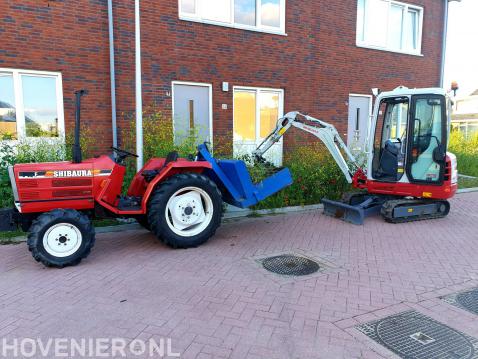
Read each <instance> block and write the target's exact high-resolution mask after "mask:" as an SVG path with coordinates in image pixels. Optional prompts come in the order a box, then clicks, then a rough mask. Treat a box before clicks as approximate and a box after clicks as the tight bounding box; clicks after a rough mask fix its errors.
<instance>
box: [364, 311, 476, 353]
mask: <svg viewBox="0 0 478 359" xmlns="http://www.w3.org/2000/svg"><path fill="white" fill-rule="evenodd" d="M356 328H357V329H358V330H360V331H361V332H362V333H364V334H365V335H367V336H368V337H370V338H371V339H373V340H375V341H376V342H377V343H379V344H381V345H383V346H384V347H386V348H387V349H389V350H391V351H392V352H394V353H395V354H397V355H398V356H400V357H401V358H407V359H408V358H410V359H412V358H417V359H428V358H429V359H436V358H440V359H446V358H449V359H465V358H466V359H477V358H478V340H477V339H475V338H472V337H470V336H468V335H466V334H463V333H461V332H459V331H457V330H455V329H452V328H450V327H448V326H446V325H444V324H442V323H440V322H437V321H436V320H433V319H432V318H429V317H427V316H425V315H423V314H420V313H418V312H416V311H414V310H411V311H407V312H403V313H400V314H397V315H392V316H389V317H386V318H384V319H379V320H375V321H373V322H369V323H366V324H362V325H359V326H357V327H356Z"/></svg>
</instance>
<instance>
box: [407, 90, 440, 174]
mask: <svg viewBox="0 0 478 359" xmlns="http://www.w3.org/2000/svg"><path fill="white" fill-rule="evenodd" d="M414 105H415V106H414V107H415V108H414V118H413V126H412V128H413V132H412V134H413V136H412V138H411V153H410V155H409V159H410V161H411V163H412V166H411V171H410V175H411V176H410V177H411V178H410V179H411V180H413V181H425V182H439V181H441V178H440V177H441V176H440V174H441V170H442V165H441V164H440V163H437V162H436V161H435V154H434V152H435V150H436V149H437V147H439V146H440V145H441V144H442V143H446V131H444V129H445V128H446V122H447V121H446V118H445V116H444V108H445V102H444V99H443V98H441V97H438V96H427V97H419V96H416V97H414Z"/></svg>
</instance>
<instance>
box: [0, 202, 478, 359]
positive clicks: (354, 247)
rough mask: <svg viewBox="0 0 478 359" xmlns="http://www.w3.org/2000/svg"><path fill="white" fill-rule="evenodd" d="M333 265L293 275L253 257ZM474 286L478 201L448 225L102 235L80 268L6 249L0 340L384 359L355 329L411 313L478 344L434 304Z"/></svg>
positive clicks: (321, 222) (456, 205) (468, 322)
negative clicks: (174, 245) (170, 239)
mask: <svg viewBox="0 0 478 359" xmlns="http://www.w3.org/2000/svg"><path fill="white" fill-rule="evenodd" d="M278 253H298V254H302V255H306V256H308V257H312V258H315V259H317V260H319V262H321V264H323V265H324V268H325V269H324V270H323V271H322V272H320V273H318V274H315V275H311V276H307V277H298V278H294V279H291V278H283V277H279V276H275V275H272V274H270V273H268V272H266V271H265V270H264V269H262V268H261V267H260V266H259V265H258V264H257V262H256V261H255V260H254V259H255V258H259V257H263V256H266V255H269V254H278ZM476 286H478V193H467V194H460V195H458V196H456V197H455V199H453V200H452V210H451V213H450V215H449V216H448V217H447V218H445V219H441V220H434V221H422V222H415V223H408V224H399V225H393V224H388V223H385V222H384V221H382V219H381V218H380V217H377V218H370V219H367V221H366V224H365V225H363V226H354V225H351V224H347V223H344V222H341V221H339V220H336V219H334V218H329V217H326V216H324V215H322V214H321V213H320V212H307V213H301V214H297V213H294V214H289V215H277V216H270V217H262V218H248V219H242V220H238V221H236V222H229V223H226V224H225V225H223V226H222V227H221V228H220V230H219V231H218V232H217V234H216V236H215V237H214V238H213V239H212V240H211V241H210V242H208V243H207V244H206V245H204V246H202V247H199V248H196V249H188V250H171V249H169V248H167V247H165V246H164V245H163V244H162V243H160V242H159V241H157V240H155V239H154V237H153V236H152V235H151V234H150V233H148V232H146V231H128V232H123V233H108V234H99V235H98V236H97V245H96V246H95V248H94V250H93V253H92V254H91V255H90V256H89V257H88V259H87V260H85V261H83V262H82V263H81V265H79V266H77V267H71V268H65V269H62V270H58V269H46V268H43V266H41V265H40V264H38V263H36V262H34V260H33V259H32V258H31V256H30V253H29V252H28V250H27V248H26V245H25V244H19V245H9V246H0V338H7V339H8V338H10V339H11V338H23V337H29V338H36V337H40V338H49V337H73V338H109V337H111V338H113V337H121V338H126V339H128V340H133V339H135V338H140V339H149V338H155V339H159V338H172V345H173V350H174V351H176V352H181V353H182V355H181V358H198V359H206V358H238V359H245V358H247V359H253V358H254V359H255V358H266V359H272V358H278V359H284V358H300V359H304V358H367V359H371V358H382V357H393V355H392V354H391V353H390V352H388V351H386V350H384V349H383V348H381V347H379V346H378V345H376V344H375V343H374V342H373V341H371V340H369V339H368V338H367V337H365V336H363V335H362V334H361V333H360V332H359V331H358V330H356V329H354V326H355V325H357V324H359V323H363V322H367V321H370V320H373V319H376V318H382V317H384V316H387V315H389V314H391V313H397V312H400V311H403V310H406V309H411V308H412V309H415V310H418V311H419V312H422V313H423V314H426V315H428V316H431V317H433V318H435V319H437V320H439V321H441V322H442V323H445V324H447V325H449V326H451V327H453V328H456V329H459V330H461V331H463V332H464V333H466V334H468V335H471V336H473V337H476V338H478V317H477V316H474V315H473V314H470V313H468V312H466V311H464V310H461V309H458V308H456V307H454V306H452V305H450V304H447V303H445V302H443V301H442V300H440V299H439V298H438V297H440V296H442V295H445V294H449V293H453V292H456V291H459V290H463V289H467V288H473V287H476Z"/></svg>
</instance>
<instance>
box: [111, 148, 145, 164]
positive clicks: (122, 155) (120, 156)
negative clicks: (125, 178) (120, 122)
mask: <svg viewBox="0 0 478 359" xmlns="http://www.w3.org/2000/svg"><path fill="white" fill-rule="evenodd" d="M111 149H112V150H113V152H114V153H115V154H116V156H117V162H118V163H121V162H123V161H124V160H125V159H126V158H128V157H130V156H131V157H138V155H137V154H135V153H132V152H128V151H126V150H122V149H121V148H117V147H113V146H112V147H111Z"/></svg>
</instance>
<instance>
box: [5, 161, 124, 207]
mask: <svg viewBox="0 0 478 359" xmlns="http://www.w3.org/2000/svg"><path fill="white" fill-rule="evenodd" d="M115 165H116V164H115V163H114V161H113V160H112V159H111V158H109V157H108V156H100V157H98V158H93V159H88V160H85V161H82V162H81V163H73V162H69V161H62V162H43V163H26V164H17V165H15V166H13V167H11V168H10V169H9V174H10V181H11V183H12V189H13V192H14V196H15V206H16V207H17V209H18V211H19V212H23V213H24V212H30V211H36V210H37V208H36V207H37V206H38V205H39V204H40V203H43V206H45V207H50V206H51V207H52V208H56V207H63V208H68V206H69V205H70V204H72V202H71V201H75V203H76V202H77V201H84V203H85V204H84V207H83V208H84V209H87V208H90V207H93V196H94V187H95V185H96V184H97V183H99V181H101V180H102V179H104V178H105V176H109V175H110V174H111V172H112V171H113V168H114V167H115ZM86 203H88V204H86ZM34 207H35V208H34ZM75 208H77V206H76V205H75Z"/></svg>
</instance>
